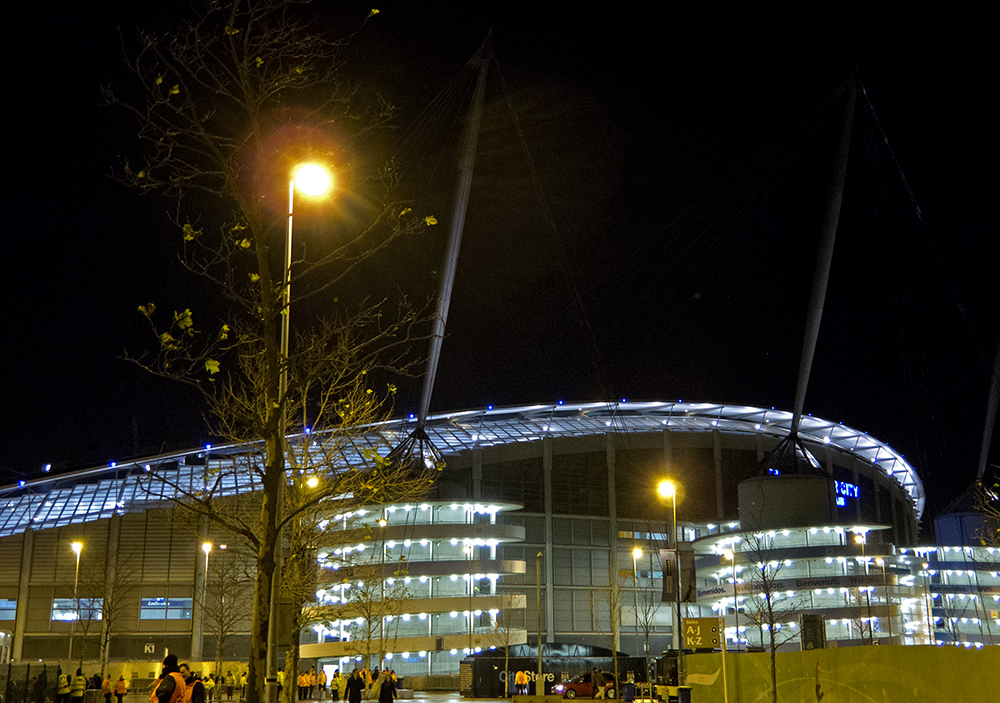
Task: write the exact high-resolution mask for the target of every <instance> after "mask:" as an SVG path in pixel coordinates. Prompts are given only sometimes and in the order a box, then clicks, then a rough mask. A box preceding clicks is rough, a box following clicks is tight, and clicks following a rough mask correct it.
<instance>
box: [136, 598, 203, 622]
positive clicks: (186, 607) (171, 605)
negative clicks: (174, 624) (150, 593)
mask: <svg viewBox="0 0 1000 703" xmlns="http://www.w3.org/2000/svg"><path fill="white" fill-rule="evenodd" d="M139 619H140V620H190V619H191V599H190V598H143V599H141V600H140V601H139Z"/></svg>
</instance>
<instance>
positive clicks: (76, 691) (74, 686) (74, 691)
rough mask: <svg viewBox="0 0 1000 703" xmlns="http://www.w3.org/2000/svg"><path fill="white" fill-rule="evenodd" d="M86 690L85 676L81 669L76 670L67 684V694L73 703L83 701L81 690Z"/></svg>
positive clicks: (81, 702)
mask: <svg viewBox="0 0 1000 703" xmlns="http://www.w3.org/2000/svg"><path fill="white" fill-rule="evenodd" d="M86 690H87V677H86V676H84V675H83V669H77V670H76V676H74V677H73V681H72V682H71V683H70V685H69V695H70V699H71V700H72V701H73V703H83V692H84V691H86Z"/></svg>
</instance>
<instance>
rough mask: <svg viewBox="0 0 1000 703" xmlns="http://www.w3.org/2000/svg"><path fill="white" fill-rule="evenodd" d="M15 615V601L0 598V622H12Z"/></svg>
mask: <svg viewBox="0 0 1000 703" xmlns="http://www.w3.org/2000/svg"><path fill="white" fill-rule="evenodd" d="M16 613H17V601H16V600H5V599H3V598H0V620H13V619H14V618H15V617H16Z"/></svg>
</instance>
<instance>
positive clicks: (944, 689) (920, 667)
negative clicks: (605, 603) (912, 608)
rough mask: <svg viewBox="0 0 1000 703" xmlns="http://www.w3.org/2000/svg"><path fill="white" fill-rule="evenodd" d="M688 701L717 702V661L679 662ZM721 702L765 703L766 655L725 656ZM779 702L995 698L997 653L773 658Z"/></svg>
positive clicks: (704, 657) (884, 650)
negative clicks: (684, 669) (725, 686)
mask: <svg viewBox="0 0 1000 703" xmlns="http://www.w3.org/2000/svg"><path fill="white" fill-rule="evenodd" d="M684 661H685V664H686V667H687V671H688V683H689V684H690V685H691V688H692V690H691V700H692V701H695V702H696V703H724V701H725V697H724V689H723V683H722V657H721V655H720V654H696V655H693V656H687V657H685V658H684ZM726 669H727V679H726V680H727V683H728V688H729V703H767V702H769V701H770V700H771V696H770V694H771V692H770V656H769V655H768V654H766V653H763V654H748V653H740V654H735V655H734V654H732V653H730V654H728V655H727V656H726ZM777 672H778V700H779V701H780V703H792V702H793V701H794V702H795V703H800V702H801V703H806V702H808V703H815V702H816V701H818V700H819V697H818V696H817V685H818V686H820V687H821V688H820V689H819V690H820V693H821V694H822V700H823V701H824V703H897V702H898V703H903V702H905V703H911V702H912V701H928V702H937V701H968V702H970V703H971V702H973V701H977V702H978V701H983V702H985V701H995V700H998V698H997V696H998V694H997V691H998V690H1000V648H998V647H983V648H982V649H979V650H977V649H965V648H958V647H932V646H911V647H902V646H879V647H845V648H841V649H822V650H813V651H809V652H788V653H783V654H782V653H779V654H778V657H777Z"/></svg>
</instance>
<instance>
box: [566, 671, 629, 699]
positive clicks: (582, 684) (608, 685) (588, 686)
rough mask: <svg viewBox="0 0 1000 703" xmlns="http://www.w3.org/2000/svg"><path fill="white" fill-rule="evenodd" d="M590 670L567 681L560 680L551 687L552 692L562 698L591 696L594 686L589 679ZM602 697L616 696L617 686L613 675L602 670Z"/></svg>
mask: <svg viewBox="0 0 1000 703" xmlns="http://www.w3.org/2000/svg"><path fill="white" fill-rule="evenodd" d="M590 675H591V672H589V671H588V672H587V673H585V674H580V675H579V676H574V677H573V678H571V679H570V680H569V681H560V682H559V683H557V684H556V685H555V686H553V687H552V692H553V693H555V694H556V695H557V696H562V697H563V698H593V697H594V686H593V684H592V683H591V681H590ZM604 697H605V698H617V697H618V687H617V686H616V685H615V675H614V674H609V673H607V672H604Z"/></svg>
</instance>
